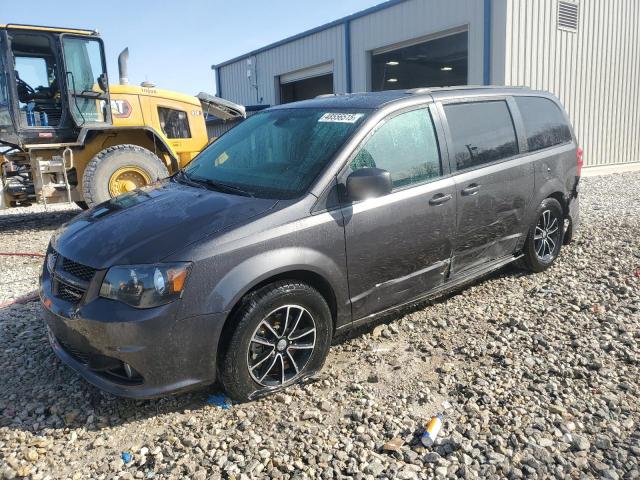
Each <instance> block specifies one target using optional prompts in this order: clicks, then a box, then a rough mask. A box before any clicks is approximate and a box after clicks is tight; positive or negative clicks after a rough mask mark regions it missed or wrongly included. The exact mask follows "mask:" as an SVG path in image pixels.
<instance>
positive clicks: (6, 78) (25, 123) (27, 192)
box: [0, 24, 245, 208]
mask: <svg viewBox="0 0 640 480" xmlns="http://www.w3.org/2000/svg"><path fill="white" fill-rule="evenodd" d="M127 60H128V50H127V49H125V50H124V51H123V52H122V53H121V54H120V57H119V58H118V65H119V67H120V72H119V73H120V84H119V85H109V80H108V76H107V70H106V62H105V56H104V46H103V43H102V40H101V39H100V37H99V35H98V34H97V32H94V31H90V30H81V29H69V28H54V27H41V26H31V25H11V24H9V25H0V164H1V170H2V172H1V173H2V175H1V182H0V208H8V207H16V206H28V205H30V204H32V203H35V202H38V203H44V204H45V206H46V205H48V204H52V203H60V202H75V203H77V204H78V205H80V206H81V207H83V208H86V207H87V206H93V205H96V204H98V203H100V202H103V201H105V200H108V199H109V198H111V197H114V196H116V195H119V194H121V193H125V192H127V191H130V190H133V189H135V188H138V187H141V186H144V185H146V184H148V183H151V182H153V181H155V180H156V179H158V178H163V177H166V176H168V175H170V174H171V173H174V172H176V171H177V170H178V169H180V168H181V167H182V166H184V165H185V164H187V163H188V162H190V161H191V159H192V158H193V157H194V156H195V155H197V154H198V153H199V152H200V150H202V149H203V148H204V147H205V146H206V145H207V144H208V143H209V139H208V138H207V129H206V124H205V117H206V116H207V115H208V114H211V115H215V116H216V117H218V118H221V119H223V120H231V119H237V118H239V117H244V116H245V111H244V108H243V107H242V106H240V105H236V104H234V103H231V102H228V101H226V100H223V99H220V98H218V97H214V96H212V95H207V94H204V93H201V94H199V95H198V96H197V97H192V96H189V95H184V94H180V93H176V92H171V91H167V90H161V89H159V88H156V87H155V86H154V85H150V84H147V83H143V84H142V85H141V86H133V85H129V84H128V79H127V68H126V67H127Z"/></svg>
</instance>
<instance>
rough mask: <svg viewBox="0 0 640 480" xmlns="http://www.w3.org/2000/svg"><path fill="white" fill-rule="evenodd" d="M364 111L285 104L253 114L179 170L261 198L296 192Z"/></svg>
mask: <svg viewBox="0 0 640 480" xmlns="http://www.w3.org/2000/svg"><path fill="white" fill-rule="evenodd" d="M367 114H368V111H367V110H355V111H354V110H349V111H344V110H340V111H336V110H335V109H333V110H331V109H320V108H285V109H278V110H267V111H264V112H260V113H257V114H255V115H253V116H252V117H250V118H248V119H247V120H245V121H243V122H242V123H241V124H239V125H238V126H236V127H234V128H233V129H231V130H230V131H229V132H227V133H226V134H225V135H223V136H222V137H220V139H219V140H217V141H216V142H214V143H213V144H211V145H210V146H209V147H207V148H206V149H205V150H204V151H203V152H202V153H201V154H200V155H198V156H197V157H196V158H195V159H194V160H193V161H192V162H191V163H190V164H189V165H187V166H186V167H185V169H184V173H185V174H186V175H187V177H188V178H189V179H190V180H192V181H195V182H202V183H203V184H208V185H211V186H212V187H214V188H215V187H216V186H218V187H221V188H222V189H224V190H225V191H231V192H233V191H237V192H244V193H246V194H250V195H253V196H256V197H261V198H277V199H283V200H284V199H292V198H297V197H299V196H301V195H302V194H303V193H304V192H305V191H306V190H307V189H308V188H309V187H310V186H311V184H312V182H313V181H314V180H315V178H316V177H317V176H318V174H319V173H320V172H321V171H322V169H323V168H324V167H325V166H326V165H327V162H329V160H330V159H331V158H332V157H333V155H334V154H335V153H336V152H337V150H338V149H339V148H340V147H341V146H342V145H343V144H344V143H345V142H346V140H347V139H348V138H349V136H350V135H351V134H352V133H353V132H354V131H355V129H356V128H357V127H358V126H359V125H360V124H361V123H362V122H363V120H364V119H365V117H366V116H367Z"/></svg>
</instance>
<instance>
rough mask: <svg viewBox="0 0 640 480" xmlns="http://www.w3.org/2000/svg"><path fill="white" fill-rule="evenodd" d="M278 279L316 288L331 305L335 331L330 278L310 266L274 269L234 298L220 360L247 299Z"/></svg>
mask: <svg viewBox="0 0 640 480" xmlns="http://www.w3.org/2000/svg"><path fill="white" fill-rule="evenodd" d="M278 281H292V282H302V283H305V284H307V285H309V286H311V287H313V288H314V289H316V290H317V291H318V293H320V295H322V297H323V298H324V299H325V301H326V302H327V305H328V306H329V310H330V312H331V321H332V331H333V333H335V330H336V326H337V319H338V299H337V297H336V293H335V290H334V288H333V287H332V285H331V283H330V282H329V280H328V279H327V278H326V277H325V276H324V275H323V274H321V273H319V272H318V271H314V270H313V269H309V268H292V269H288V270H282V271H273V272H270V273H268V274H265V275H262V276H260V277H259V278H257V279H256V280H255V281H254V282H252V283H251V284H250V285H249V286H247V288H246V289H244V290H243V291H242V292H241V293H239V294H238V295H237V296H236V298H235V299H234V302H233V306H232V307H231V309H230V310H229V313H228V314H227V315H226V317H225V321H224V325H223V326H222V331H221V333H220V337H219V339H218V346H217V350H216V351H217V354H216V356H217V358H218V361H219V360H220V359H221V358H223V356H224V354H225V353H226V348H225V346H226V345H227V344H228V342H229V338H230V337H231V335H232V334H233V332H234V331H235V328H236V326H237V323H238V319H237V318H236V315H237V312H238V311H239V310H240V309H241V308H242V306H243V305H244V302H245V301H246V299H247V298H249V297H250V296H251V295H252V294H253V293H255V292H257V291H258V290H260V289H261V288H263V287H265V286H267V285H269V284H272V283H275V282H278ZM218 364H219V363H218Z"/></svg>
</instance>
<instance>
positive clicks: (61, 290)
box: [56, 282, 84, 303]
mask: <svg viewBox="0 0 640 480" xmlns="http://www.w3.org/2000/svg"><path fill="white" fill-rule="evenodd" d="M83 295H84V290H82V289H80V288H76V287H72V286H71V285H67V284H66V283H62V282H58V293H57V294H56V297H58V298H61V299H62V300H64V301H65V302H69V303H78V302H79V301H80V299H81V298H82V296H83Z"/></svg>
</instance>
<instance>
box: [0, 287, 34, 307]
mask: <svg viewBox="0 0 640 480" xmlns="http://www.w3.org/2000/svg"><path fill="white" fill-rule="evenodd" d="M36 300H38V292H37V291H35V290H34V291H33V292H29V293H27V294H26V295H22V296H21V297H18V298H16V299H14V300H11V301H9V302H5V303H0V308H5V307H10V306H11V305H24V304H25V303H29V302H35V301H36Z"/></svg>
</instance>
